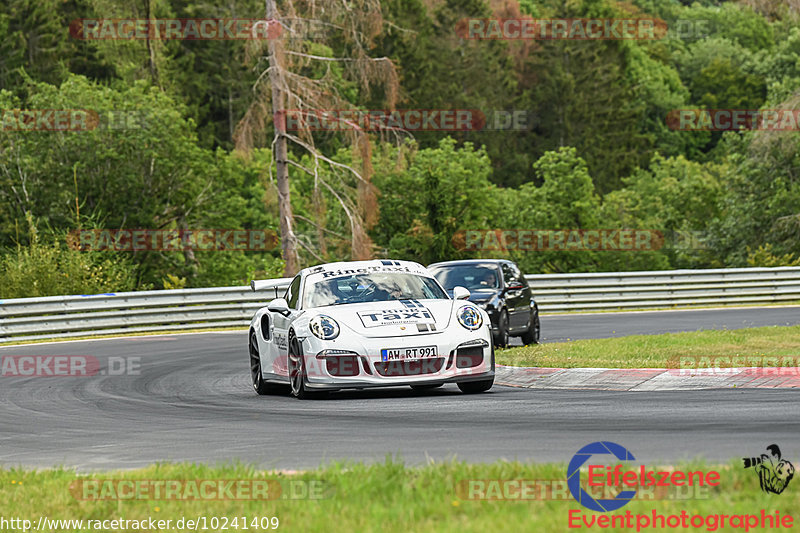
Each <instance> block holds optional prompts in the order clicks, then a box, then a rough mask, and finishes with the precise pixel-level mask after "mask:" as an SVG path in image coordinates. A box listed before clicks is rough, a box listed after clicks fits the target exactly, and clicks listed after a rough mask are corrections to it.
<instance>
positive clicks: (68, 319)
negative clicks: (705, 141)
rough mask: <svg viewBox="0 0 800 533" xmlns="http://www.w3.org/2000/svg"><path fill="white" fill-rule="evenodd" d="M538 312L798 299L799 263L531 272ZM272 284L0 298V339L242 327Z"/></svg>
mask: <svg viewBox="0 0 800 533" xmlns="http://www.w3.org/2000/svg"><path fill="white" fill-rule="evenodd" d="M526 279H527V281H528V283H529V284H530V285H531V288H532V289H533V293H534V296H535V297H536V301H537V303H538V304H539V309H540V310H541V311H542V312H543V313H549V312H563V311H587V310H589V311H591V310H615V309H616V310H633V309H654V308H682V307H696V306H725V305H743V304H765V303H786V302H791V301H800V267H779V268H737V269H714V270H664V271H651V272H602V273H590V274H537V275H530V276H526ZM277 281H278V282H279V283H278V285H277V286H276V287H275V289H274V290H273V289H267V290H263V291H258V292H252V291H251V290H250V287H247V286H244V287H216V288H209V289H181V290H170V291H140V292H121V293H113V294H97V295H82V296H49V297H45V298H19V299H13V300H0V342H7V341H26V340H36V339H45V338H69V337H76V336H84V335H92V334H112V335H113V334H119V333H135V332H144V331H148V332H158V331H165V332H166V331H173V330H186V329H204V328H220V327H245V326H247V324H248V323H249V321H250V318H251V317H252V316H253V313H254V312H255V311H256V309H258V308H259V307H262V306H263V305H265V304H266V303H267V302H268V301H269V300H271V299H272V298H274V297H277V296H279V295H281V294H282V293H283V291H284V290H285V289H286V287H288V285H289V281H291V280H290V279H288V278H284V279H281V280H277Z"/></svg>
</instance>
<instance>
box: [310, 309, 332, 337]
mask: <svg viewBox="0 0 800 533" xmlns="http://www.w3.org/2000/svg"><path fill="white" fill-rule="evenodd" d="M308 329H310V330H311V333H313V334H314V336H315V337H317V338H318V339H322V340H324V341H329V340H332V339H335V338H336V337H338V336H339V324H337V323H336V321H335V320H334V319H332V318H331V317H329V316H326V315H317V316H315V317H314V318H312V319H311V320H309V321H308Z"/></svg>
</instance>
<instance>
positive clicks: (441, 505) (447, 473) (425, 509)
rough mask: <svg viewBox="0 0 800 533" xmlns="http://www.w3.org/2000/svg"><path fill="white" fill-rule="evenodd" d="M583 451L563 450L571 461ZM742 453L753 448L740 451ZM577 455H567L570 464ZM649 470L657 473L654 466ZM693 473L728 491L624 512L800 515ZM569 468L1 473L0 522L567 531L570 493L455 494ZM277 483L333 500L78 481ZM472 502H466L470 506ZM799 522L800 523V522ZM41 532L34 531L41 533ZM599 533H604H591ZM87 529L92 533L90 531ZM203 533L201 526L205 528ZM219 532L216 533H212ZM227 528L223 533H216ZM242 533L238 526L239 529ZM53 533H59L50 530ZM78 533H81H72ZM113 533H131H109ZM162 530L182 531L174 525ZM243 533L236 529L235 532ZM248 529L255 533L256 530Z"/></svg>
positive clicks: (456, 465)
mask: <svg viewBox="0 0 800 533" xmlns="http://www.w3.org/2000/svg"><path fill="white" fill-rule="evenodd" d="M573 451H575V450H565V455H569V454H570V453H571V452H573ZM742 453H743V454H746V453H747V450H743V451H742ZM566 459H569V457H565V460H566ZM647 467H648V469H651V468H656V465H649V464H648V465H647ZM680 467H682V468H684V469H687V470H704V471H708V470H718V471H719V472H720V474H721V485H720V486H719V487H712V488H707V489H704V491H701V492H700V493H697V495H698V496H699V497H695V498H693V499H661V500H656V501H633V502H631V503H629V504H628V505H626V506H625V507H624V508H623V509H621V510H620V511H617V512H619V513H623V512H625V511H631V512H632V513H652V511H653V510H657V511H658V512H659V513H662V514H669V513H677V514H680V512H681V511H682V510H685V511H687V512H689V513H701V514H711V513H716V512H721V513H726V514H734V513H737V514H739V513H757V512H759V510H761V509H765V510H767V511H768V512H773V513H774V511H775V510H779V511H780V512H781V514H782V515H783V514H791V513H794V514H795V515H797V514H800V492H798V491H797V490H793V489H796V487H793V486H791V485H790V486H789V487H788V488H787V490H786V491H785V492H784V493H783V494H781V495H767V494H762V493H761V491H760V490H759V487H758V479H757V477H756V475H755V473H754V472H752V471H748V470H744V469H743V468H742V467H741V463H740V462H738V461H737V462H736V463H735V464H733V463H732V464H730V465H724V466H708V465H704V464H703V463H698V462H693V463H684V464H682V465H681V466H680ZM565 475H566V466H565V465H564V464H523V463H518V462H503V461H500V462H495V463H490V464H466V463H460V462H445V463H435V464H429V465H427V466H422V467H409V466H405V465H404V464H403V463H402V462H398V461H396V460H390V459H387V461H386V462H384V463H379V464H374V465H364V464H352V463H348V464H334V465H331V466H327V467H324V468H321V469H317V470H312V471H305V472H302V473H295V474H288V475H287V474H279V473H275V472H263V471H258V470H254V469H252V468H249V467H246V466H243V465H228V466H218V467H210V466H202V465H191V464H158V465H154V466H151V467H148V468H146V469H141V470H131V471H122V472H106V473H103V474H92V475H80V474H76V473H75V472H73V471H70V470H63V469H62V470H42V471H33V470H23V469H10V470H8V469H5V470H3V469H0V502H2V503H0V516H2V517H5V518H9V517H25V518H27V519H31V520H38V517H39V516H40V515H43V516H47V517H49V518H51V519H54V518H55V519H84V520H87V519H89V520H106V519H114V518H125V519H128V520H141V519H146V518H148V517H153V518H154V519H158V520H167V519H171V520H173V522H174V521H176V520H178V519H179V518H181V517H186V518H190V519H196V518H197V517H199V516H204V517H206V518H207V520H210V519H211V517H215V516H216V517H228V518H229V519H230V518H233V517H235V516H239V517H241V516H246V517H249V518H248V519H249V520H251V519H252V518H253V517H272V516H277V517H278V519H279V520H280V526H279V529H278V530H279V531H300V532H313V531H320V532H323V531H324V532H327V531H347V532H361V531H388V532H394V531H397V532H403V533H407V532H409V531H414V532H417V531H437V532H438V531H446V532H448V531H452V532H458V533H463V532H469V531H476V532H478V531H480V532H483V531H501V530H502V531H566V530H567V519H568V514H567V513H568V511H569V510H573V509H581V510H582V511H585V514H587V515H593V514H594V513H591V512H590V511H588V510H587V509H584V508H582V507H581V506H580V505H579V504H578V503H577V502H575V501H573V500H572V499H570V498H569V495H568V494H567V495H566V499H562V500H560V501H541V500H526V501H508V500H501V501H481V500H471V499H466V498H465V495H464V493H463V492H461V491H457V489H456V487H458V486H459V482H460V481H464V480H471V479H478V480H513V479H523V480H563V479H565ZM93 478H94V479H151V480H152V479H170V480H194V479H228V480H232V479H272V480H283V482H284V483H285V482H286V480H293V481H295V483H297V480H304V481H306V482H309V481H314V482H318V483H319V484H320V486H324V493H325V497H324V498H323V499H316V500H306V499H298V500H283V499H278V500H266V501H264V500H261V501H220V500H215V501H175V500H172V501H165V500H134V501H85V500H79V499H76V498H75V497H74V496H73V493H72V492H71V490H70V485H71V484H73V483H74V482H75V481H76V480H77V479H82V480H87V479H93ZM462 497H464V499H462ZM798 518H800V517H798ZM34 527H35V526H34ZM593 529H597V528H593ZM84 530H87V529H85V528H84ZM201 530H202V528H201ZM211 530H212V531H214V529H211ZM217 530H221V529H217ZM238 530H239V531H242V530H243V529H242V528H241V527H240V528H239V529H238ZM51 531H59V530H58V529H52V530H51ZM72 531H74V529H72ZM111 531H126V530H124V529H111ZM161 531H176V529H175V528H174V526H173V527H172V528H167V529H165V530H161ZM230 531H236V529H230ZM249 531H255V530H254V529H252V528H251V529H249Z"/></svg>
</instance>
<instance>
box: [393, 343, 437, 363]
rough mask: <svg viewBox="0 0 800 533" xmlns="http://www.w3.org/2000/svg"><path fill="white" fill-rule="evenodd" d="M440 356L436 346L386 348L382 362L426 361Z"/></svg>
mask: <svg viewBox="0 0 800 533" xmlns="http://www.w3.org/2000/svg"><path fill="white" fill-rule="evenodd" d="M437 355H439V352H438V350H437V349H436V346H417V347H415V348H384V349H383V350H381V361H403V360H405V359H425V358H427V357H436V356H437Z"/></svg>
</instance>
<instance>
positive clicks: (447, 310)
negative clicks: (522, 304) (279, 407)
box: [249, 260, 494, 398]
mask: <svg viewBox="0 0 800 533" xmlns="http://www.w3.org/2000/svg"><path fill="white" fill-rule="evenodd" d="M250 285H251V287H252V289H253V290H254V291H258V290H264V289H269V288H274V287H275V285H276V283H275V281H272V280H264V281H253V282H251V284H250ZM468 297H469V291H468V290H467V289H465V288H463V287H456V288H455V290H454V292H453V298H452V299H451V298H450V297H449V296H448V295H447V292H445V290H444V289H443V288H442V286H441V285H440V284H439V282H438V281H436V278H434V277H433V275H432V274H431V273H430V272H428V271H427V270H426V269H425V267H423V266H422V265H419V264H417V263H412V262H409V261H388V260H374V261H356V262H347V263H330V264H326V265H320V266H315V267H310V268H306V269H303V270H301V271H300V273H299V274H297V276H295V278H294V279H293V280H292V282H291V284H290V285H289V288H288V289H287V290H286V293H285V295H284V297H283V298H277V299H275V300H272V301H271V302H270V303H269V304H268V305H267V306H266V307H262V308H261V309H259V310H258V311H257V312H256V314H255V316H254V317H253V320H252V321H251V322H250V343H249V344H250V369H251V374H252V379H253V388H254V389H255V391H256V392H257V393H258V394H270V393H272V392H277V391H278V390H280V389H284V390H285V388H286V385H289V386H290V387H291V392H292V395H293V396H296V397H297V398H306V397H309V396H310V395H312V394H314V393H315V392H324V391H333V390H339V389H362V388H367V387H395V386H399V385H410V386H411V387H412V388H415V389H428V388H435V387H439V386H441V385H443V384H445V383H456V384H458V387H459V388H460V389H461V391H462V392H465V393H476V392H484V391H487V390H489V389H490V388H491V387H492V385H493V383H494V349H493V346H492V334H491V323H490V321H489V317H488V315H487V314H486V312H485V311H484V310H482V309H480V308H479V307H478V306H476V305H474V304H472V303H470V302H468V301H466V298H468Z"/></svg>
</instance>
